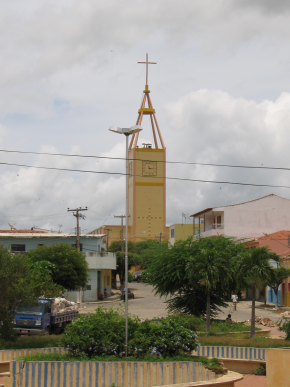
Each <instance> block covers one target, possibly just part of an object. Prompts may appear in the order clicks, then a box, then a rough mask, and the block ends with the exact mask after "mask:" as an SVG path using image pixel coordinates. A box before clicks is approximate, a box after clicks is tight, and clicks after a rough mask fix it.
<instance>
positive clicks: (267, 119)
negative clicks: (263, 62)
mask: <svg viewBox="0 0 290 387" xmlns="http://www.w3.org/2000/svg"><path fill="white" fill-rule="evenodd" d="M289 107H290V94H289V93H283V94H281V95H280V96H279V98H278V99H277V100H276V101H269V100H265V101H263V102H261V103H257V102H254V101H250V100H246V99H244V98H234V97H233V96H231V95H229V94H228V93H226V92H222V91H219V90H206V89H203V90H199V91H197V92H192V93H189V94H187V95H185V96H184V97H182V98H180V99H179V100H177V101H175V102H172V103H171V104H168V105H167V106H165V113H166V116H167V118H168V122H169V125H170V129H169V132H167V136H166V138H164V141H165V144H166V147H167V159H168V160H169V161H185V162H201V163H219V164H221V163H225V164H232V165H248V166H276V167H279V166H282V167H283V166H286V167H287V166H288V159H287V157H285V155H286V156H287V155H288V153H289V151H288V144H289V140H290V133H289V129H288V122H289V120H290V109H289ZM163 134H164V133H163ZM144 138H145V137H144ZM141 142H142V140H141ZM124 150H125V147H124V139H122V142H120V143H118V144H117V145H115V146H113V147H112V149H111V150H110V151H104V152H103V153H102V156H105V157H121V158H123V157H124ZM41 151H42V152H51V153H57V152H58V150H57V149H56V148H55V147H48V146H45V147H42V148H41ZM81 153H82V149H80V148H79V147H74V148H71V150H70V154H81ZM1 157H2V159H3V157H4V156H3V155H2V156H1ZM6 157H7V156H6V155H5V158H6ZM18 157H19V160H20V156H18ZM8 161H11V160H8ZM13 161H15V156H13ZM22 162H23V161H22ZM25 162H26V163H27V164H30V165H32V164H33V165H38V166H39V165H40V166H49V167H57V168H69V169H83V170H91V171H99V172H120V173H123V172H124V169H125V162H124V160H108V159H87V158H77V157H64V156H49V155H41V156H35V157H34V158H33V159H31V158H28V159H27V160H26V161H25ZM289 173H290V172H289V171H278V170H277V171H266V170H253V169H236V168H225V167H224V168H222V167H220V168H217V167H213V166H200V165H182V164H168V165H167V176H169V177H178V178H185V179H186V178H188V179H201V180H216V181H229V182H243V183H255V184H259V183H261V184H263V183H265V184H272V185H286V186H289V183H288V181H289V178H288V175H289ZM0 184H1V193H0V201H1V203H2V206H1V213H2V217H1V227H5V228H6V227H7V223H8V222H10V223H16V227H19V228H21V227H32V226H33V225H37V226H39V227H48V228H54V229H57V228H58V224H62V225H63V227H62V229H65V230H67V231H70V230H71V231H72V230H73V228H74V227H75V224H74V223H75V219H74V218H73V217H72V216H71V214H68V213H67V212H66V209H67V207H70V208H75V207H79V206H83V207H85V206H87V207H88V208H89V211H88V213H87V219H86V220H85V221H82V227H83V229H85V230H86V231H89V230H92V229H94V228H96V227H98V226H100V225H102V224H103V223H104V222H106V223H114V222H116V220H114V217H113V216H114V214H115V215H118V214H119V213H123V212H124V203H125V179H124V176H118V175H107V174H93V173H82V174H80V173H77V172H60V171H53V170H41V169H40V170H39V169H27V168H16V167H15V168H13V169H11V167H10V168H8V167H7V168H6V170H5V172H4V173H2V175H1V176H0ZM272 192H273V193H276V194H278V195H281V196H285V197H290V190H288V189H278V188H263V187H249V186H236V185H226V184H222V183H221V184H210V183H198V182H195V183H194V182H185V181H176V180H168V181H167V221H168V223H175V222H180V219H181V212H185V213H194V212H196V211H198V210H201V209H203V208H206V207H211V206H219V205H227V204H232V203H238V202H243V201H246V200H250V199H254V198H257V197H260V196H263V195H267V194H269V193H272ZM3 214H4V216H3ZM8 214H10V215H8ZM54 214H56V215H54Z"/></svg>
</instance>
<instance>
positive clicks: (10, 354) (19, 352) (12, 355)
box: [0, 347, 65, 361]
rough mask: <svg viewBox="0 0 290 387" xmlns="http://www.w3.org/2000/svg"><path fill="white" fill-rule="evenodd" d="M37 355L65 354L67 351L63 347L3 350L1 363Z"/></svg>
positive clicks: (0, 355) (0, 353)
mask: <svg viewBox="0 0 290 387" xmlns="http://www.w3.org/2000/svg"><path fill="white" fill-rule="evenodd" d="M36 353H65V349H64V348H61V347H53V348H29V349H28V348H26V349H2V350H0V361H10V360H14V359H17V358H18V357H23V356H29V355H35V354H36Z"/></svg>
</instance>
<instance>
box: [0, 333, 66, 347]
mask: <svg viewBox="0 0 290 387" xmlns="http://www.w3.org/2000/svg"><path fill="white" fill-rule="evenodd" d="M61 346H62V344H61V336H60V335H49V336H19V337H17V339H16V341H12V342H10V341H0V349H26V348H51V347H61Z"/></svg>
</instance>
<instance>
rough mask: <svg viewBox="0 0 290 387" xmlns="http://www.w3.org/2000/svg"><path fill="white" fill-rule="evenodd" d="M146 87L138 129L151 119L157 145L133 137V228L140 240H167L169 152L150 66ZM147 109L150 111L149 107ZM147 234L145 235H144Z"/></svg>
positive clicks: (131, 222) (131, 194)
mask: <svg viewBox="0 0 290 387" xmlns="http://www.w3.org/2000/svg"><path fill="white" fill-rule="evenodd" d="M138 63H144V64H146V85H145V90H144V91H143V98H142V103H141V107H140V109H139V110H138V118H137V122H136V125H141V123H142V119H143V116H144V115H149V116H150V122H151V128H152V132H153V139H154V144H142V146H141V147H140V146H138V137H139V133H136V134H134V135H133V136H132V139H131V142H130V145H129V171H128V173H129V199H128V200H129V203H128V205H129V226H131V235H137V237H135V238H134V240H136V239H143V238H146V239H154V238H156V237H158V238H160V236H161V237H162V238H164V239H165V238H166V180H165V177H166V163H165V160H166V148H165V146H164V142H163V139H162V136H161V132H160V128H159V126H158V122H157V119H156V115H155V109H154V108H153V105H152V102H151V98H150V95H149V94H150V90H149V87H148V65H149V64H155V63H153V62H148V54H146V62H138ZM146 106H147V107H146ZM144 231H145V233H143V232H144Z"/></svg>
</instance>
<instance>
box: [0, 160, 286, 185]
mask: <svg viewBox="0 0 290 387" xmlns="http://www.w3.org/2000/svg"><path fill="white" fill-rule="evenodd" d="M0 165H9V166H15V167H25V168H36V169H48V170H55V171H68V172H81V173H94V174H104V175H119V176H126V173H121V172H104V171H90V170H83V169H70V168H56V167H40V166H35V165H26V164H14V163H1V162H0ZM130 176H136V177H142V178H144V176H142V175H130ZM150 177H151V178H156V179H163V178H165V179H166V180H178V181H191V182H197V183H214V184H230V185H243V186H251V187H271V188H290V186H287V185H272V184H254V183H239V182H232V181H217V180H201V179H189V178H181V177H164V176H163V177H162V176H150Z"/></svg>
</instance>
